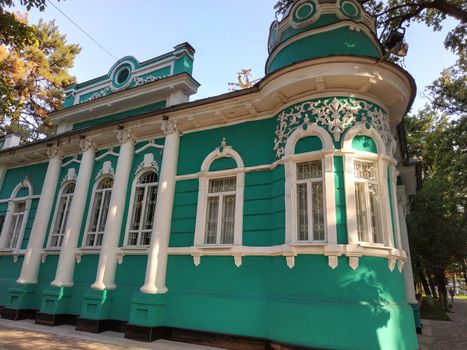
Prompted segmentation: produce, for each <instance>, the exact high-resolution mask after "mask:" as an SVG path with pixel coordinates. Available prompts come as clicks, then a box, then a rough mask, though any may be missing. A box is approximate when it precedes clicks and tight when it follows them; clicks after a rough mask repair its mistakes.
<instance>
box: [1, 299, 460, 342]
mask: <svg viewBox="0 0 467 350" xmlns="http://www.w3.org/2000/svg"><path fill="white" fill-rule="evenodd" d="M449 317H450V318H451V320H452V321H433V320H422V322H423V334H422V335H420V336H419V341H420V349H421V350H465V349H467V300H465V299H455V300H454V306H453V308H452V313H449ZM0 349H1V350H26V349H34V350H49V349H54V350H71V349H73V350H120V349H132V350H215V349H216V348H211V347H206V346H199V345H193V344H183V343H177V342H171V341H168V340H158V341H156V342H153V343H143V342H137V341H133V340H129V339H125V338H124V337H123V334H122V333H116V332H104V333H100V334H93V333H86V332H78V331H75V329H74V327H73V326H57V327H47V326H40V325H36V324H34V322H33V321H32V320H25V321H9V320H4V319H0ZM217 350H220V349H217Z"/></svg>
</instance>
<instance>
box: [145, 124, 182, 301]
mask: <svg viewBox="0 0 467 350" xmlns="http://www.w3.org/2000/svg"><path fill="white" fill-rule="evenodd" d="M162 130H163V131H164V133H165V135H166V136H165V143H164V155H163V158H162V166H161V173H160V176H159V188H158V189H157V203H156V209H155V213H154V227H153V230H152V234H151V246H150V247H149V252H148V262H147V266H146V277H145V280H144V285H143V286H142V287H141V288H140V291H141V292H143V293H151V294H155V293H166V292H167V287H166V286H165V276H166V273H167V258H168V247H169V240H170V226H171V223H172V207H173V202H174V194H175V176H176V175H177V162H178V148H179V143H180V136H179V134H178V130H177V125H176V124H175V122H173V121H164V124H163V125H162Z"/></svg>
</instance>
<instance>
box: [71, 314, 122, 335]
mask: <svg viewBox="0 0 467 350" xmlns="http://www.w3.org/2000/svg"><path fill="white" fill-rule="evenodd" d="M76 330H77V331H83V332H90V333H101V332H105V331H114V332H125V330H126V324H125V322H123V321H117V320H90V319H86V318H81V317H78V318H77V319H76Z"/></svg>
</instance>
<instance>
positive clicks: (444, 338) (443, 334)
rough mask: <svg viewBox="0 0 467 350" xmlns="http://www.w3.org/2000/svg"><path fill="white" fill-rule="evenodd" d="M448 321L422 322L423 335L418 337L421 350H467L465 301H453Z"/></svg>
mask: <svg viewBox="0 0 467 350" xmlns="http://www.w3.org/2000/svg"><path fill="white" fill-rule="evenodd" d="M451 311H452V313H449V314H448V315H449V318H450V319H451V322H449V321H432V320H422V323H423V335H422V336H419V341H420V347H421V349H422V350H466V349H467V300H465V299H454V306H453V308H452V310H451Z"/></svg>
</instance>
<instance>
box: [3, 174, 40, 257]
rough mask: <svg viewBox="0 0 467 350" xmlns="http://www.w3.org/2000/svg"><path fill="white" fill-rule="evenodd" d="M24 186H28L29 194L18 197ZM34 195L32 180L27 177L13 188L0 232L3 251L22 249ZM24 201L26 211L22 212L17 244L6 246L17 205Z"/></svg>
mask: <svg viewBox="0 0 467 350" xmlns="http://www.w3.org/2000/svg"><path fill="white" fill-rule="evenodd" d="M23 188H27V189H28V195H27V196H23V197H16V196H17V194H18V192H19V191H20V190H21V189H23ZM32 195H33V188H32V184H31V182H30V181H29V180H28V179H27V178H25V179H24V180H23V181H22V182H20V183H19V184H17V185H16V187H15V188H14V189H13V191H12V193H11V196H10V199H9V200H8V209H7V213H6V215H5V220H4V222H3V228H2V232H1V234H0V249H1V250H3V251H11V252H19V250H20V249H21V244H22V242H23V237H24V232H25V230H26V225H27V221H28V218H29V210H30V209H31V203H32V199H31V196H32ZM22 202H24V203H25V207H24V211H23V212H22V216H23V218H22V221H21V227H20V228H19V230H18V234H17V236H18V238H17V241H16V244H15V245H14V246H8V247H7V246H6V243H7V238H8V237H7V236H8V231H9V229H10V224H11V221H12V219H13V217H14V216H15V214H16V213H15V212H14V210H15V206H16V204H18V203H22Z"/></svg>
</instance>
